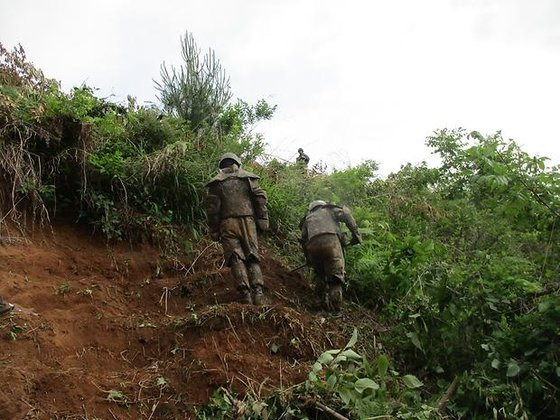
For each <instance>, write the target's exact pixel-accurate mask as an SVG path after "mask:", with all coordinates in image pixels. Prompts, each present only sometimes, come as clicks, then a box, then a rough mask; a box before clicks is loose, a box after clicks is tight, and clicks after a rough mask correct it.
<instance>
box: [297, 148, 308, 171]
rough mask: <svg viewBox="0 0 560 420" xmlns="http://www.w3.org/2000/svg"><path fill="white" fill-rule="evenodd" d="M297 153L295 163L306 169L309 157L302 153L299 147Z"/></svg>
mask: <svg viewBox="0 0 560 420" xmlns="http://www.w3.org/2000/svg"><path fill="white" fill-rule="evenodd" d="M297 151H298V156H297V157H296V163H297V164H299V165H301V166H304V167H306V168H307V165H308V163H309V156H307V155H306V154H305V153H303V149H302V148H301V147H300V148H299V149H298V150H297Z"/></svg>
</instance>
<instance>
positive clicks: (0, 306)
mask: <svg viewBox="0 0 560 420" xmlns="http://www.w3.org/2000/svg"><path fill="white" fill-rule="evenodd" d="M13 309H14V305H12V304H11V303H8V302H6V301H5V300H4V298H3V297H2V296H0V316H2V315H6V314H8V313H10V312H11V311H12V310H13Z"/></svg>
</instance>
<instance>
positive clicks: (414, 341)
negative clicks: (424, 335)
mask: <svg viewBox="0 0 560 420" xmlns="http://www.w3.org/2000/svg"><path fill="white" fill-rule="evenodd" d="M406 336H407V337H408V338H410V341H412V344H414V347H416V348H417V349H418V350H420V351H421V352H422V353H423V352H424V349H423V348H422V344H421V343H420V339H419V338H418V335H417V334H416V333H415V332H407V333H406Z"/></svg>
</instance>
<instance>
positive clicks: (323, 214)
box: [300, 201, 361, 244]
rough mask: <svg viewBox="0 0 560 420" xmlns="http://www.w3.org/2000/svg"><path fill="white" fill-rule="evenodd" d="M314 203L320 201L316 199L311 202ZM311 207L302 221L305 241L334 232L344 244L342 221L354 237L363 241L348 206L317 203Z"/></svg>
mask: <svg viewBox="0 0 560 420" xmlns="http://www.w3.org/2000/svg"><path fill="white" fill-rule="evenodd" d="M314 203H319V201H314V202H312V203H311V204H314ZM310 208H311V210H310V211H308V212H307V214H306V215H305V217H304V218H303V219H302V221H301V223H300V228H301V239H302V241H303V242H304V243H307V242H308V241H309V240H311V239H312V238H313V237H315V236H317V235H322V234H325V233H332V234H335V235H337V236H338V237H339V238H340V241H341V242H343V244H344V236H343V235H342V231H341V230H340V222H342V223H344V224H345V225H346V226H347V227H348V229H349V230H350V232H352V237H353V238H357V239H358V240H360V241H361V236H360V233H359V232H358V225H357V224H356V221H355V220H354V218H353V217H352V214H351V213H350V209H348V208H347V207H339V206H335V205H332V204H326V205H320V204H316V205H315V206H313V207H311V205H310Z"/></svg>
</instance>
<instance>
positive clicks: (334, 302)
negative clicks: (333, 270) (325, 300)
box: [329, 279, 342, 311]
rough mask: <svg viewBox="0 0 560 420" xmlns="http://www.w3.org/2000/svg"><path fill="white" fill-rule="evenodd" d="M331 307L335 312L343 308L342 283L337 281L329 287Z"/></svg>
mask: <svg viewBox="0 0 560 420" xmlns="http://www.w3.org/2000/svg"><path fill="white" fill-rule="evenodd" d="M329 306H330V309H332V310H334V311H339V310H340V308H341V307H342V283H341V282H340V281H339V280H338V279H335V280H334V281H333V282H332V283H331V284H330V287H329Z"/></svg>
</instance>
